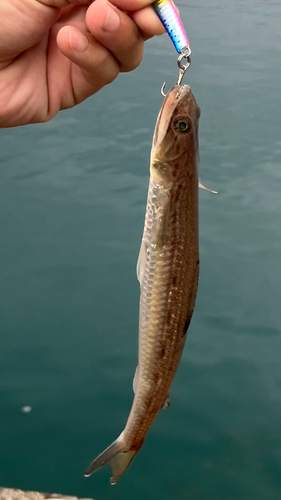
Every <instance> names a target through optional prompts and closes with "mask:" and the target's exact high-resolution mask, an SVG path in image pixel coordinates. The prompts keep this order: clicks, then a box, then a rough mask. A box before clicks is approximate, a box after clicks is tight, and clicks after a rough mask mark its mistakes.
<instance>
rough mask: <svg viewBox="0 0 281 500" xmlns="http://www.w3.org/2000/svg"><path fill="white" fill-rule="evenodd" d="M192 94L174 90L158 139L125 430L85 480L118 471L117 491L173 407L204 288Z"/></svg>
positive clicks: (195, 112)
mask: <svg viewBox="0 0 281 500" xmlns="http://www.w3.org/2000/svg"><path fill="white" fill-rule="evenodd" d="M199 116H200V109H199V107H198V105H197V103H196V100H195V98H194V96H193V94H192V92H191V89H190V87H189V86H187V85H186V86H183V87H182V86H179V85H176V86H175V87H173V88H172V89H171V90H170V91H169V92H168V94H167V96H166V97H165V99H164V102H163V105H162V107H161V109H160V113H159V116H158V119H157V123H156V128H155V132H154V138H153V144H152V151H151V166H150V184H149V191H148V199H147V207H146V215H145V226H144V233H143V238H142V243H141V250H140V255H139V259H138V265H137V275H138V279H139V282H140V289H141V295H140V315H139V361H138V368H137V370H136V374H135V380H134V386H135V397H134V401H133V405H132V409H131V412H130V415H129V418H128V421H127V423H126V426H125V429H124V430H123V432H122V433H121V434H120V436H119V437H118V438H117V439H116V441H114V442H113V443H112V444H111V445H110V446H109V447H108V448H107V449H106V450H105V451H104V452H103V453H101V454H100V455H99V456H98V457H97V458H96V459H95V460H94V461H93V462H92V463H91V465H90V466H89V467H88V469H87V470H86V472H85V475H86V476H89V475H90V474H91V473H92V472H94V471H96V470H97V469H99V468H100V467H101V466H102V465H104V464H108V465H109V466H110V468H111V474H112V475H111V479H110V482H111V483H112V484H115V483H116V481H117V480H118V479H119V477H120V476H121V475H122V474H123V473H124V472H125V470H126V469H127V467H128V466H129V464H130V463H131V461H132V460H133V458H134V457H135V455H136V454H137V452H138V451H139V450H140V448H141V447H142V445H143V442H144V439H145V436H146V434H147V432H148V430H149V428H150V427H151V425H152V423H153V422H154V420H155V418H156V416H157V414H158V412H159V410H161V408H165V407H167V406H169V390H170V387H171V384H172V382H173V379H174V376H175V373H176V370H177V367H178V364H179V361H180V358H181V354H182V350H183V347H184V343H185V339H186V334H187V329H188V327H189V324H190V321H191V317H192V313H193V309H194V305H195V300H196V294H197V285H198V273H199V251H198V183H199V179H198V162H199V154H198V126H199Z"/></svg>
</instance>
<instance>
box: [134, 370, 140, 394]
mask: <svg viewBox="0 0 281 500" xmlns="http://www.w3.org/2000/svg"><path fill="white" fill-rule="evenodd" d="M138 374H139V367H138V366H137V367H136V371H135V375H134V379H133V391H134V393H135V392H136V389H137V383H138Z"/></svg>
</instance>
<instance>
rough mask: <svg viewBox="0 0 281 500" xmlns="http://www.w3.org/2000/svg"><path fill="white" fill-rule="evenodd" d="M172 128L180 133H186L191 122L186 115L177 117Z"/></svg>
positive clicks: (189, 128)
mask: <svg viewBox="0 0 281 500" xmlns="http://www.w3.org/2000/svg"><path fill="white" fill-rule="evenodd" d="M173 125H174V130H175V131H176V132H180V133H181V134H188V132H190V130H191V122H190V120H189V119H188V118H187V117H182V118H181V117H179V118H177V119H176V120H175V121H174V124H173Z"/></svg>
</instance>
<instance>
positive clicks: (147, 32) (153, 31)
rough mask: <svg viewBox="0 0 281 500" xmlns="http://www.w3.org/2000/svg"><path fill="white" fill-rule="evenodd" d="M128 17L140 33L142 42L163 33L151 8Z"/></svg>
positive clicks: (161, 26) (162, 28)
mask: <svg viewBox="0 0 281 500" xmlns="http://www.w3.org/2000/svg"><path fill="white" fill-rule="evenodd" d="M130 16H131V18H132V19H133V21H134V23H135V24H136V25H137V27H138V28H139V30H140V31H141V33H142V35H143V38H144V40H147V39H148V38H151V37H152V36H154V35H163V33H165V28H164V26H163V24H162V23H161V21H160V19H159V17H158V16H157V14H156V12H155V11H154V9H153V8H152V7H151V6H148V7H144V9H140V10H137V11H136V12H132V13H131V14H130Z"/></svg>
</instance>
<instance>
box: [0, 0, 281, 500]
mask: <svg viewBox="0 0 281 500" xmlns="http://www.w3.org/2000/svg"><path fill="white" fill-rule="evenodd" d="M187 4H188V5H187ZM179 5H180V8H181V14H182V18H183V21H184V24H185V26H186V28H187V31H188V35H189V37H190V40H191V43H192V48H193V59H192V67H191V69H190V70H189V71H188V75H187V77H186V79H185V82H188V83H189V84H190V85H191V86H192V89H193V92H194V94H195V96H196V98H197V100H198V103H199V105H200V107H201V110H202V115H201V121H200V156H201V167H200V169H201V171H200V176H201V178H202V180H203V182H204V183H205V184H206V185H207V186H209V187H210V188H213V189H217V190H218V191H219V194H218V195H211V194H210V193H207V192H203V191H201V192H200V255H201V274H200V284H199V293H198V300H197V304H196V309H195V313H194V317H193V320H192V323H191V326H190V329H189V334H188V340H187V345H186V348H185V351H184V354H183V358H182V362H181V365H180V368H179V371H178V374H177V376H176V379H175V382H174V385H173V388H172V391H171V407H170V408H169V410H166V411H163V412H161V414H159V418H158V419H157V421H156V423H155V424H154V426H153V428H152V429H151V431H150V433H149V435H148V437H147V439H146V442H145V446H144V447H143V449H142V450H141V452H140V453H139V455H138V456H137V458H136V459H135V461H134V462H133V463H132V465H131V467H130V468H129V470H128V471H127V473H126V474H125V475H124V477H123V478H122V479H120V481H119V483H118V484H117V485H116V486H115V487H112V486H110V484H109V470H108V469H107V468H105V469H104V470H100V471H99V472H98V473H96V474H95V475H94V476H92V477H91V478H89V479H86V478H84V477H83V471H84V469H85V467H86V466H87V465H88V464H89V462H90V461H91V460H92V459H93V458H94V457H95V456H96V455H97V454H98V453H100V452H101V451H102V450H103V449H104V448H105V447H106V446H107V445H109V444H110V443H111V441H113V440H114V439H115V438H116V437H117V436H118V434H119V433H120V432H121V430H122V429H123V426H124V424H125V421H126V418H127V416H128V413H129V409H130V406H131V402H132V397H133V394H132V379H133V374H134V371H135V366H136V361H137V324H138V300H139V286H138V283H137V280H136V276H135V265H136V260H137V256H138V251H139V246H140V240H141V234H142V228H143V218H144V211H145V202H146V195H147V184H148V173H149V167H148V165H149V153H150V145H151V139H152V133H153V129H154V124H155V120H156V116H157V113H158V110H159V107H160V105H161V102H162V98H161V95H160V87H161V85H162V83H163V81H164V80H166V82H167V87H171V86H172V85H173V84H174V82H175V78H176V69H175V59H176V54H175V52H174V49H173V47H172V45H171V43H170V41H169V39H168V38H166V37H162V38H158V39H154V40H151V41H149V42H148V43H147V44H146V54H145V59H144V62H143V64H142V65H141V67H140V68H139V69H138V70H137V71H135V72H134V73H133V74H130V75H122V76H121V77H120V78H119V79H118V80H117V81H116V82H115V83H114V84H113V85H110V86H108V87H107V88H105V89H104V90H103V91H101V92H100V93H99V94H98V95H96V96H93V97H92V98H91V99H90V100H88V101H87V102H86V103H84V104H83V105H81V106H79V107H78V108H77V109H74V110H71V111H67V112H63V113H61V114H60V115H59V116H58V117H57V118H56V119H55V120H53V121H52V122H50V123H48V124H45V125H36V126H29V127H24V128H18V129H14V130H1V131H0V145H1V148H0V161H1V167H0V234H1V236H0V276H1V280H0V332H1V349H0V443H1V445H0V463H1V467H0V485H1V486H10V487H19V488H23V489H32V490H33V489H35V490H43V491H49V492H61V493H65V494H75V495H78V496H84V497H85V496H87V497H93V498H96V499H97V500H113V499H118V500H142V499H144V498H146V499H153V500H158V499H159V500H160V499H161V500H171V499H175V500H195V499H196V500H206V499H208V500H280V498H281V470H280V468H281V431H280V419H281V368H280V358H281V334H280V314H281V307H280V304H281V286H280V285H281V283H280V282H281V236H280V233H281V231H280V228H281V195H280V192H281V136H280V130H281V118H280V115H281V70H280V55H281V45H280V22H281V4H280V2H278V1H275V2H274V1H270V2H269V1H267V2H265V0H248V1H247V2H245V1H238V0H236V1H235V2H233V1H230V0H226V1H222V0H196V1H195V0H192V1H191V2H183V1H182V2H181V3H180V2H179ZM24 405H30V406H31V407H32V412H31V413H28V414H24V413H22V412H21V407H23V406H24Z"/></svg>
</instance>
